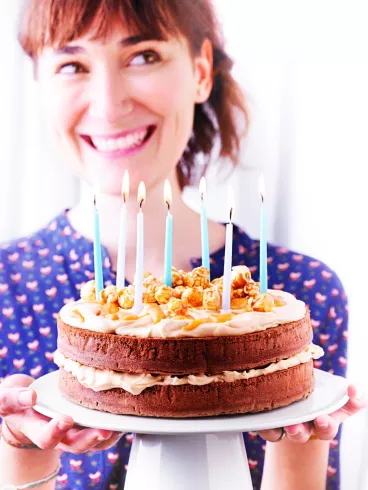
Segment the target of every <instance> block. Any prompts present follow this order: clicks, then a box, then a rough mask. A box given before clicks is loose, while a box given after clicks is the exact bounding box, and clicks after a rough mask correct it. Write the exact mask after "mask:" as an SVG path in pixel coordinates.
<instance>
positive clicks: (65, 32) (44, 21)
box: [19, 0, 249, 187]
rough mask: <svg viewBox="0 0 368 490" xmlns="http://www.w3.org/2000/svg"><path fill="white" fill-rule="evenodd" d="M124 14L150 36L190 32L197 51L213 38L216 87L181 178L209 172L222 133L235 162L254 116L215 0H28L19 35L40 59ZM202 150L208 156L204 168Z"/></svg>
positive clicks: (224, 148)
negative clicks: (50, 49)
mask: <svg viewBox="0 0 368 490" xmlns="http://www.w3.org/2000/svg"><path fill="white" fill-rule="evenodd" d="M119 18H120V19H121V20H122V21H123V22H124V23H125V24H126V25H128V26H129V28H130V29H131V30H132V32H138V33H139V34H140V35H142V36H144V37H147V38H154V39H162V40H165V39H167V38H168V37H170V36H173V37H178V36H184V37H185V38H186V39H187V41H188V44H189V48H190V50H191V54H192V56H195V55H196V53H198V52H199V50H200V48H201V46H202V43H203V41H204V40H205V39H206V38H207V39H209V40H210V41H211V43H212V46H213V82H214V83H213V89H212V92H211V94H210V97H209V99H208V100H207V101H206V102H205V103H203V104H197V105H196V107H195V114H194V122H193V133H192V136H191V138H190V140H189V142H188V144H187V148H186V149H185V151H184V153H183V156H182V158H181V160H180V162H179V165H178V168H177V170H178V177H179V183H180V185H181V187H184V186H185V185H186V184H188V183H190V182H191V181H192V180H193V178H198V176H199V175H203V174H204V173H205V171H206V168H207V166H208V164H209V162H210V157H211V154H212V151H213V148H214V145H215V143H216V140H217V138H218V141H219V155H220V156H221V157H229V158H230V159H231V160H232V162H233V164H234V165H235V164H236V163H237V156H238V152H239V146H240V140H241V137H242V136H243V135H244V134H245V131H246V129H247V127H248V122H249V118H248V112H247V108H246V105H245V101H244V96H243V94H242V91H241V89H240V87H239V85H238V84H237V83H236V81H235V80H234V78H233V77H232V75H231V73H230V71H231V68H232V65H233V62H232V60H231V59H230V58H229V56H228V55H227V54H226V52H225V49H224V41H223V38H222V35H221V29H220V26H219V24H218V21H217V18H216V15H215V12H214V8H213V5H212V1H211V0H72V1H70V0H27V2H26V5H25V7H24V9H23V12H22V15H21V24H20V30H19V41H20V44H21V46H22V48H23V50H24V51H25V52H26V53H27V54H28V55H29V56H30V57H31V58H32V59H33V60H36V59H37V56H38V55H39V54H40V52H41V51H42V49H43V48H44V47H46V46H55V47H61V46H63V45H65V44H66V43H68V42H71V41H73V40H74V39H76V38H78V37H80V36H82V35H83V34H85V33H86V32H87V31H88V30H89V29H93V32H94V35H95V38H100V37H102V38H103V37H104V36H106V35H107V34H108V32H109V27H110V26H111V23H112V21H114V20H116V19H119ZM198 155H203V156H204V159H205V160H204V165H203V166H201V167H200V168H199V169H198V168H197V166H196V156H198ZM198 170H199V171H198Z"/></svg>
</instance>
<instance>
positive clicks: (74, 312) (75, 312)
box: [72, 308, 85, 323]
mask: <svg viewBox="0 0 368 490" xmlns="http://www.w3.org/2000/svg"><path fill="white" fill-rule="evenodd" d="M72 313H73V314H74V315H76V316H79V319H80V321H81V322H82V323H84V320H85V318H84V316H83V315H82V313H81V312H80V311H78V310H77V309H76V308H75V309H73V310H72Z"/></svg>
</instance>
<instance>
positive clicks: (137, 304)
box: [134, 182, 146, 315]
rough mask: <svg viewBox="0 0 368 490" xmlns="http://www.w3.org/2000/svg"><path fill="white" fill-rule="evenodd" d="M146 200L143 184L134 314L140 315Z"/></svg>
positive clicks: (138, 220) (138, 228) (140, 193)
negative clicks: (144, 204)
mask: <svg viewBox="0 0 368 490" xmlns="http://www.w3.org/2000/svg"><path fill="white" fill-rule="evenodd" d="M145 198H146V188H145V185H144V183H143V182H141V183H140V184H139V187H138V204H139V211H138V214H137V251H136V267H135V284H134V286H135V293H134V312H135V314H136V315H138V314H139V313H140V312H141V311H142V305H143V259H144V219H143V203H144V201H145Z"/></svg>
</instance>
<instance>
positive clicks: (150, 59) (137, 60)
mask: <svg viewBox="0 0 368 490" xmlns="http://www.w3.org/2000/svg"><path fill="white" fill-rule="evenodd" d="M157 61H160V56H159V55H158V54H157V53H156V52H155V51H143V52H142V53H138V54H137V55H135V56H134V57H133V58H132V60H131V62H130V63H129V64H130V65H133V66H139V65H151V64H152V63H157Z"/></svg>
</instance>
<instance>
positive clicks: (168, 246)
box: [164, 180, 172, 287]
mask: <svg viewBox="0 0 368 490" xmlns="http://www.w3.org/2000/svg"><path fill="white" fill-rule="evenodd" d="M164 199H165V202H166V204H167V216H166V234H165V262H164V264H165V270H164V282H165V284H166V286H169V287H171V285H172V214H171V211H170V207H171V202H172V194H171V187H170V182H169V181H168V180H165V186H164Z"/></svg>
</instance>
